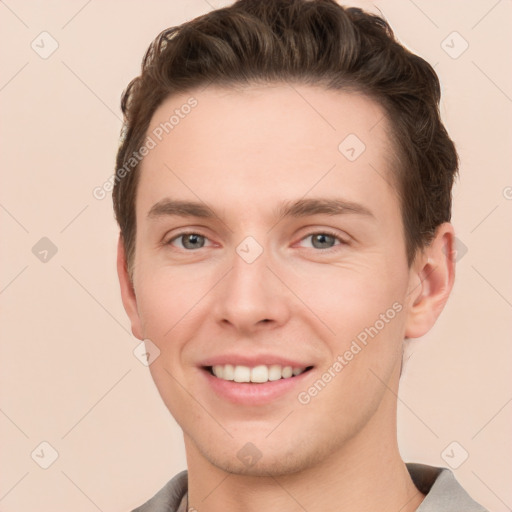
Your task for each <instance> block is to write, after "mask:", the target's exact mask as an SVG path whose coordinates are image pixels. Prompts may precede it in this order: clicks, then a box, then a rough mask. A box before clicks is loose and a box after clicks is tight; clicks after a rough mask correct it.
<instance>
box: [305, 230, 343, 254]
mask: <svg viewBox="0 0 512 512" xmlns="http://www.w3.org/2000/svg"><path fill="white" fill-rule="evenodd" d="M308 239H310V240H311V245H309V247H313V248H314V249H322V250H329V249H332V248H333V247H335V246H336V245H345V244H346V242H345V241H344V240H342V239H341V238H340V237H339V236H338V235H335V234H334V233H330V232H317V233H311V234H309V235H307V236H306V237H304V238H303V239H302V240H301V242H304V241H305V240H308ZM336 242H338V243H336Z"/></svg>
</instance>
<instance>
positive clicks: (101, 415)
mask: <svg viewBox="0 0 512 512" xmlns="http://www.w3.org/2000/svg"><path fill="white" fill-rule="evenodd" d="M227 3H229V2H221V1H218V2H216V1H214V0H209V1H206V0H195V1H184V0H179V1H178V0H176V1H165V2H164V1H156V0H153V1H150V2H142V1H139V2H134V1H123V2H121V1H108V2H107V1H104V2H99V1H98V0H92V1H91V0H89V1H85V0H79V1H78V0H77V1H67V2H63V1H61V2H55V1H53V2H44V3H43V2H35V1H34V0H31V1H23V2H22V1H16V0H6V1H5V2H1V3H0V20H1V21H0V43H1V48H2V52H1V54H2V55H1V62H0V69H1V79H0V104H1V108H2V121H1V130H2V136H1V139H0V140H1V141H2V159H1V162H2V186H1V188H0V222H1V228H2V238H1V240H2V250H1V251H0V311H1V318H2V320H1V325H2V330H1V332H2V344H1V353H0V361H1V366H2V370H1V381H0V384H1V388H0V389H1V391H0V393H1V394H0V399H1V401H0V407H1V413H0V445H1V457H2V461H3V464H2V466H3V471H2V477H1V481H0V510H2V511H3V512H11V511H23V512H27V511H36V510H37V511H42V512H45V511H52V512H55V511H68V510H73V511H74V512H92V511H96V510H101V511H105V512H106V511H126V510H131V509H132V508H133V507H135V506H136V505H138V504H140V503H141V502H143V501H145V500H146V499H147V498H149V497H150V496H152V495H153V494H154V492H156V491H157V490H158V489H160V487H162V485H163V484H164V483H165V482H166V481H167V480H168V479H169V478H171V477H172V476H173V475H174V474H175V473H177V472H178V471H180V470H182V469H184V468H185V458H184V450H183V447H182V439H181V432H180V430H179V428H178V427H177V425H176V423H175V422H174V420H173V419H172V417H171V416H170V414H169V413H168V412H167V410H166V409H165V407H164V405H163V403H162V402H161V400H160V397H159V396H158V394H157V391H156V389H155V387H154V385H153V382H152V381H151V378H150V375H149V371H148V369H147V368H146V367H144V366H143V365H142V364H141V363H140V362H139V360H138V359H136V358H135V357H134V355H133V350H134V349H135V347H136V346H137V344H138V341H137V340H136V339H135V338H134V337H133V336H132V335H131V333H130V327H129V323H128V320H127V317H126V315H125V313H124V310H123V308H122V304H121V300H120V294H119V290H118V283H117V276H116V272H115V249H116V236H117V228H116V225H115V223H114V220H113V213H112V206H111V200H110V198H109V197H107V198H106V199H104V200H97V199H95V198H94V197H93V195H92V190H93V188H94V187H96V186H99V185H101V184H102V183H103V182H104V181H105V180H106V179H107V178H108V177H109V176H110V175H111V174H112V172H113V170H114V157H115V152H116V149H117V144H118V134H119V129H120V126H121V120H120V111H119V99H120V94H121V91H122V90H123V88H124V87H125V86H126V85H127V83H128V81H129V80H130V79H131V78H132V77H134V76H135V75H136V74H137V73H138V72H139V68H140V61H141V58H142V55H143V52H144V51H145V49H146V47H147V45H148V44H149V42H150V41H151V40H152V39H153V38H154V37H155V36H156V35H157V33H159V32H160V31H161V30H162V29H164V28H166V27H168V26H171V25H176V24H179V23H181V22H183V21H185V20H187V19H190V18H192V17H195V16H197V15H199V14H203V13H206V12H207V11H209V10H211V9H212V8H214V7H218V6H220V5H225V4H227ZM357 5H361V6H365V7H367V8H369V9H380V10H381V12H382V13H383V14H384V15H385V16H386V18H387V19H388V20H389V21H390V23H391V25H392V26H393V27H394V29H395V31H396V33H397V34H398V36H399V38H400V39H401V40H402V41H403V43H404V44H406V45H407V46H408V47H409V48H411V49H413V50H414V51H416V52H418V53H419V54H420V55H421V56H423V57H424V58H426V59H427V60H428V61H429V62H431V63H432V64H433V65H435V69H436V71H437V72H438V73H439V75H440V77H441V81H442V84H443V93H444V96H443V104H442V113H443V116H444V119H445V121H446V124H447V127H448V130H449V132H450V133H451V135H452V137H453V138H454V139H455V141H456V143H457V145H458V149H459V151H460V156H461V179H460V181H459V183H458V184H457V186H456V189H455V192H454V218H453V221H454V225H455V228H456V231H457V234H458V238H459V239H460V242H461V244H463V246H462V245H461V247H462V249H461V250H460V252H459V257H460V259H459V262H458V269H457V272H458V273H457V280H456V284H455V289H454V291H453V296H452V298H451V302H450V303H449V305H448V306H447V308H446V310H445V312H444V313H443V315H442V317H441V319H440V320H439V322H438V324H437V325H436V327H435V328H434V329H433V330H432V331H431V332H430V333H429V335H428V336H425V337H424V338H423V339H422V340H421V341H414V342H413V345H412V346H411V349H412V356H411V358H410V359H409V362H408V366H407V369H406V372H405V376H404V378H403V381H402V387H401V391H400V396H399V441H400V447H401V451H402V455H403V458H404V459H405V460H406V461H418V462H425V463H427V464H432V465H439V466H447V465H448V463H447V462H446V460H448V461H449V462H451V461H455V462H457V461H460V460H461V458H462V457H463V455H464V451H463V450H465V451H467V452H468V454H469V457H468V459H467V460H466V461H465V462H464V463H462V464H461V465H460V467H459V468H458V469H454V472H455V474H456V476H457V478H458V479H459V481H460V482H461V483H462V484H463V485H464V486H465V487H466V489H467V490H468V491H469V492H470V493H471V494H472V495H473V496H474V498H475V499H477V500H478V501H480V502H481V503H482V504H484V505H485V506H487V507H488V508H489V509H491V510H493V511H496V512H497V511H505V510H510V507H512V488H511V486H510V478H511V473H512V471H511V469H512V468H511V460H512V457H511V455H512V443H511V439H512V437H511V436H510V425H511V419H512V403H511V400H512V380H511V379H510V370H509V368H510V363H511V351H512V349H511V345H510V339H511V336H510V334H511V331H512V326H511V321H510V318H511V315H510V313H511V307H512V286H511V285H512V280H511V274H512V272H511V267H510V262H511V261H512V258H511V256H512V254H511V253H512V250H511V249H512V237H511V236H510V222H509V221H510V218H511V210H512V188H511V187H512V176H511V174H510V172H509V170H510V168H511V165H510V164H511V151H510V141H511V140H512V136H511V135H512V134H511V131H512V130H511V126H512V123H511V112H512V80H511V78H512V76H511V68H510V58H511V48H512V41H511V39H512V38H511V32H512V30H511V28H512V27H511V23H510V19H511V14H512V2H511V1H510V0H501V1H500V0H498V1H496V0H481V1H475V0H473V1H466V2H460V1H453V0H452V1H449V2H446V1H442V0H436V1H426V0H415V1H414V2H413V1H412V0H393V1H388V0H385V1H384V0H382V1H377V2H375V3H369V2H367V3H359V4H357ZM43 31H47V32H48V33H49V34H50V35H51V36H47V35H43V36H40V34H41V32H43ZM453 31H456V32H457V33H458V34H459V35H457V34H455V35H453V34H452V32H453ZM450 34H452V35H450ZM50 37H52V38H53V39H54V40H56V41H57V43H58V45H59V46H58V48H57V50H56V51H55V52H54V53H53V54H52V55H50V56H49V57H48V58H46V59H44V58H42V57H41V56H40V54H43V55H44V52H45V51H46V52H48V51H49V50H50V49H51V44H52V41H51V39H50ZM447 37H448V39H447ZM462 38H463V39H462ZM33 41H34V47H35V49H37V52H36V51H35V50H34V49H33V48H32V47H31V44H32V42H33ZM443 41H445V42H444V43H443ZM465 41H467V43H468V44H469V47H468V48H467V50H466V51H465V52H464V53H462V54H461V55H460V56H458V58H453V56H454V55H456V54H457V53H459V52H460V51H461V50H462V49H463V48H464V46H465ZM445 50H446V51H445ZM447 51H448V52H449V53H451V54H452V56H450V55H449V54H448V53H447ZM44 56H46V55H44ZM43 237H47V238H49V239H50V240H51V241H52V243H53V244H54V245H55V246H56V248H57V253H56V254H55V255H53V256H52V254H51V252H49V253H48V255H47V261H46V262H43V261H40V259H39V258H38V257H36V255H35V254H34V253H33V252H32V248H33V247H34V246H35V245H36V243H38V241H39V240H40V239H41V238H43ZM40 243H41V244H43V245H42V246H41V247H42V249H41V247H40V246H36V247H37V248H38V250H34V252H36V254H37V252H38V251H41V250H44V249H45V247H46V246H44V244H45V242H40ZM46 243H47V242H46ZM464 247H466V248H467V252H464V251H465V249H464ZM43 255H44V253H43V254H39V255H38V256H39V257H43ZM44 441H45V442H47V443H49V444H50V445H51V447H53V449H54V450H56V451H57V452H58V458H57V459H56V460H55V462H53V464H52V465H50V466H49V467H48V468H47V469H43V468H42V467H40V465H41V464H43V465H44V464H48V463H49V462H51V454H52V448H50V447H48V446H47V445H42V446H40V443H42V442H44ZM453 441H456V442H457V443H458V444H457V445H452V446H449V445H450V443H452V442H453ZM448 446H449V448H448V450H445V449H446V448H447V447H448ZM443 453H444V457H445V459H446V460H443V458H442V457H443V456H442V454H443ZM31 454H32V456H31ZM451 463H452V464H453V462H451ZM311 512H312V511H311Z"/></svg>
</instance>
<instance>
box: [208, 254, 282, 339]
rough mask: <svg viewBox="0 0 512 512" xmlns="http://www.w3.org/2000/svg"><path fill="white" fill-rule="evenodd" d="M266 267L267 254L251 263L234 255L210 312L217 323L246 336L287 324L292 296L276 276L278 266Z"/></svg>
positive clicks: (268, 262)
mask: <svg viewBox="0 0 512 512" xmlns="http://www.w3.org/2000/svg"><path fill="white" fill-rule="evenodd" d="M269 264H272V261H271V259H270V258H269V257H268V256H267V253H266V251H263V253H262V254H261V255H260V256H259V257H258V258H257V259H256V260H255V261H253V262H252V263H248V262H247V261H245V260H244V259H243V258H242V257H241V256H240V255H239V254H238V253H235V254H234V256H233V258H232V268H231V270H230V271H229V272H228V274H227V275H226V276H225V278H224V279H222V282H221V283H219V285H218V286H216V288H217V290H216V294H215V299H214V300H215V304H214V307H213V312H214V315H215V319H216V320H217V322H219V323H220V324H223V326H224V327H226V326H230V327H231V328H232V329H234V330H236V331H237V333H238V334H246V335H247V334H251V333H254V332H256V331H259V330H261V329H273V328H276V327H279V326H282V325H284V324H285V323H286V322H287V321H288V319H289V318H290V308H291V307H292V304H291V293H290V291H289V290H288V289H287V288H286V286H285V285H284V284H283V280H282V279H280V278H279V277H278V274H279V271H278V270H277V271H276V267H277V265H275V264H272V267H275V268H269Z"/></svg>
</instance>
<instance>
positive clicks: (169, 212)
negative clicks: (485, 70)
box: [124, 84, 417, 475]
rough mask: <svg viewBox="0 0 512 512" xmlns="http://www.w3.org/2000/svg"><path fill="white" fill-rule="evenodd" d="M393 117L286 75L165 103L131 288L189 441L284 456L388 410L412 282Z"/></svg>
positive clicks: (262, 457)
mask: <svg viewBox="0 0 512 512" xmlns="http://www.w3.org/2000/svg"><path fill="white" fill-rule="evenodd" d="M191 97H193V98H194V100H193V101H191ZM192 103H194V106H193V108H184V107H183V106H184V105H187V104H189V105H191V104H192ZM176 110H178V111H179V112H181V115H178V116H177V117H179V121H178V122H176V119H174V124H173V127H172V129H169V127H168V126H167V131H168V132H169V133H166V131H165V130H162V124H161V123H165V122H166V121H168V120H169V118H170V116H171V115H173V113H176ZM386 126H387V124H386V120H385V119H384V114H383V110H382V109H381V108H380V107H379V105H377V104H376V103H374V102H373V101H371V100H370V99H368V98H366V97H364V96H361V95H356V94H353V93H346V92H340V91H327V90H325V89H322V88H313V87H308V86H299V85H294V86H293V87H291V86H289V85H285V84H283V85H279V84H278V85H275V86H265V87H263V86H262V87H256V86H251V87H247V88H245V89H243V90H236V91H235V90H226V89H221V88H216V87H213V86H210V87H208V88H207V89H205V90H203V91H194V92H193V93H191V94H183V95H179V96H174V97H171V98H169V99H168V100H166V101H165V102H164V103H163V104H162V105H161V106H160V107H159V108H158V110H157V111H156V112H155V114H154V116H153V119H152V122H151V126H150V127H149V129H148V132H147V134H148V135H149V136H150V137H151V138H152V139H153V140H154V142H155V143H156V145H155V147H153V148H152V149H151V150H150V151H149V153H148V154H147V156H145V157H144V160H143V163H142V167H141V176H140V182H139V185H138V191H137V198H136V217H137V236H136V245H135V262H134V274H133V289H134V295H133V297H132V298H129V297H128V298H127V297H126V295H127V294H126V292H125V297H124V300H125V306H127V311H128V313H129V315H130V318H131V321H132V329H133V332H134V334H135V335H136V336H137V337H139V338H140V339H146V340H150V343H149V342H148V347H149V348H148V351H149V352H154V353H156V352H158V351H159V356H158V357H157V358H156V359H155V360H154V361H153V362H152V363H151V365H150V371H151V374H152V377H153V379H154V381H155V383H156V386H157V388H158V390H159V392H160V394H161V396H162V399H163V401H164V402H165V404H166V406H167V407H168V409H169V410H170V412H171V413H172V415H173V416H174V417H175V419H176V420H177V422H178V423H179V425H180V426H181V428H182V429H183V431H184V436H185V443H186V448H187V454H188V456H190V457H195V458H196V459H201V460H203V461H204V462H207V463H209V464H210V463H211V464H213V465H214V466H216V467H218V468H222V469H224V470H228V471H231V472H234V473H245V474H247V473H249V474H255V475H257V474H284V473H291V472H295V471H300V470H302V469H305V468H307V467H311V466H312V465H314V464H316V463H317V462H319V461H320V460H325V459H326V458H327V457H329V456H331V455H333V454H335V453H340V452H341V451H343V450H344V449H345V448H346V447H347V446H348V443H349V440H353V439H355V438H357V437H358V436H359V437H361V436H364V435H365V432H366V435H368V432H370V430H371V429H370V428H369V425H373V427H372V428H373V429H374V431H375V428H377V427H378V428H379V429H386V428H391V427H392V426H393V421H394V420H393V417H394V414H395V410H394V401H396V398H394V396H393V395H392V394H391V393H389V391H386V389H387V388H386V385H384V383H386V384H387V385H389V386H390V387H391V388H392V389H395V388H396V387H397V382H398V375H399V370H400V364H401V353H402V342H403V339H404V337H405V336H407V334H408V328H409V323H410V322H411V318H410V310H411V307H412V301H413V299H414V298H415V294H414V293H411V290H413V289H414V287H415V286H416V285H417V282H416V281H415V280H414V279H415V276H413V273H412V272H411V269H409V268H408V265H407V259H406V249H405V240H404V232H403V226H402V221H401V213H400V203H399V200H398V197H397V194H396V191H395V190H396V187H395V182H394V179H393V170H392V165H393V159H392V155H393V150H392V148H391V146H390V143H389V139H388V136H387V133H386ZM155 134H157V135H155ZM159 139H161V140H159ZM127 304H128V305H127ZM155 346H156V347H157V349H158V350H157V351H156V352H155V350H156V349H155V348H154V347H155ZM213 373H216V374H217V376H215V375H214V374H213ZM290 374H291V375H290ZM233 379H234V380H233ZM248 379H252V380H254V381H256V382H244V381H246V380H248ZM269 379H270V380H269ZM239 381H240V382H239ZM390 397H393V398H394V400H390ZM365 427H368V428H366V429H365ZM255 461H257V462H256V463H255V464H254V462H255Z"/></svg>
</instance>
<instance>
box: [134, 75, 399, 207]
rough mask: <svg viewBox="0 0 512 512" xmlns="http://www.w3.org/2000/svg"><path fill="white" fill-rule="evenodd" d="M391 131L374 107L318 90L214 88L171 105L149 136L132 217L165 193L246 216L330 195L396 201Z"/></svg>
mask: <svg viewBox="0 0 512 512" xmlns="http://www.w3.org/2000/svg"><path fill="white" fill-rule="evenodd" d="M387 127H388V124H387V119H386V116H385V114H384V110H383V108H382V107H381V106H380V105H379V104H377V103H376V102H375V101H373V100H371V99H369V98H368V97H366V96H364V95H362V94H356V93H349V92H343V91H334V90H327V89H324V88H321V87H312V86H305V85H299V84H274V85H261V86H257V85H253V86H246V87H243V88H237V89H232V88H229V89H228V88H222V87H218V86H213V85H210V86H209V87H207V88H206V89H203V90H199V89H198V90H193V91H191V92H190V93H181V94H178V95H174V96H171V97H169V98H167V99H166V100H165V101H164V102H163V103H162V104H161V105H160V107H159V108H158V109H157V110H156V112H155V114H154V115H153V118H152V120H151V123H150V126H149V128H148V131H147V136H148V137H149V138H151V139H152V142H153V144H154V147H153V149H151V150H150V151H149V153H148V154H147V155H146V156H145V157H144V159H143V162H142V164H141V179H140V182H139V190H138V193H137V196H138V199H137V211H139V209H144V210H145V212H147V211H148V209H149V208H150V207H151V205H152V204H154V203H156V202H157V201H159V200H161V199H162V198H163V197H164V196H165V195H166V193H168V194H167V195H169V194H171V195H178V196H180V197H182V196H183V197H185V198H187V199H196V200H197V199H198V198H199V199H200V200H203V201H205V202H206V203H208V204H212V203H213V204H215V201H221V202H224V206H225V205H226V203H229V204H233V205H235V204H238V205H239V206H241V207H242V208H243V209H244V210H245V211H248V209H251V207H252V205H254V204H255V203H258V202H259V203H260V204H261V202H262V200H264V201H265V202H267V203H268V202H270V201H272V200H274V199H275V201H282V200H283V199H284V200H286V199H290V200H291V199H296V198H297V197H302V196H304V195H305V194H308V193H309V192H311V193H312V192H314V193H315V194H314V195H318V194H321V195H326V194H327V195H329V193H333V192H334V191H335V190H336V191H338V192H339V193H341V194H342V195H345V196H347V199H349V200H355V199H356V197H355V196H357V195H359V196H361V195H365V196H366V197H365V198H364V199H365V200H366V201H367V202H371V201H376V202H377V203H379V202H381V203H382V202H383V201H396V193H395V187H394V184H393V183H394V178H393V169H392V166H393V161H394V158H393V148H392V147H391V144H390V142H389V137H388V135H387ZM241 195H243V199H242V198H241ZM194 196H196V197H194ZM350 196H352V197H350ZM241 199H242V200H241ZM357 199H358V200H359V199H362V198H361V197H358V198H357ZM237 201H239V202H238V203H237ZM244 205H245V206H244ZM141 213H142V212H141Z"/></svg>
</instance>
